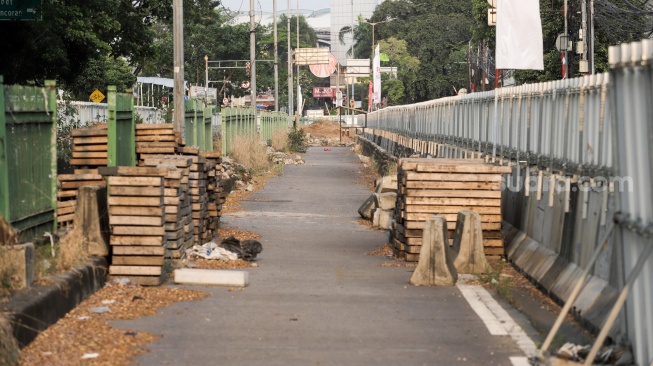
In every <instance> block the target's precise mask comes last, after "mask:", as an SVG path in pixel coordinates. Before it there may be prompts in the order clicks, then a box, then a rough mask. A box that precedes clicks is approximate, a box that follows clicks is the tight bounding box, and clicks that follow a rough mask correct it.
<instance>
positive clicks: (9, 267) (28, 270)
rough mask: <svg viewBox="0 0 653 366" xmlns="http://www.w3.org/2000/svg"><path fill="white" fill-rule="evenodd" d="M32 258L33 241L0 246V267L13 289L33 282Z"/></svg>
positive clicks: (33, 254)
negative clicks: (8, 278) (8, 277)
mask: <svg viewBox="0 0 653 366" xmlns="http://www.w3.org/2000/svg"><path fill="white" fill-rule="evenodd" d="M34 258H35V253H34V244H33V243H25V244H17V245H8V246H0V261H1V262H0V264H2V265H0V269H1V270H2V272H5V271H6V272H5V273H7V274H8V275H9V276H10V278H11V283H12V286H13V287H14V289H16V290H19V289H23V288H27V287H29V286H30V285H31V284H32V283H33V282H34ZM0 274H2V275H4V273H0Z"/></svg>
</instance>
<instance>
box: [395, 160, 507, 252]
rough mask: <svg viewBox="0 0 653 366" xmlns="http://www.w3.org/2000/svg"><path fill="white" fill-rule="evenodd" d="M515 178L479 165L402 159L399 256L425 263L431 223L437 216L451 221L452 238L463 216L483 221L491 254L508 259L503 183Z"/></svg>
mask: <svg viewBox="0 0 653 366" xmlns="http://www.w3.org/2000/svg"><path fill="white" fill-rule="evenodd" d="M510 172H511V169H510V168H509V167H503V166H495V165H490V164H486V163H484V162H483V161H482V160H477V159H421V158H417V159H412V158H411V159H401V160H400V161H399V169H398V177H397V178H398V184H399V190H398V193H397V205H396V207H395V220H394V223H393V229H392V232H391V236H392V241H393V246H394V254H395V256H397V257H399V258H404V259H406V260H407V261H417V260H418V259H419V251H420V248H421V245H422V233H423V229H424V225H425V222H426V220H427V219H428V218H429V217H431V216H434V215H440V216H444V217H445V218H446V220H447V228H448V230H449V233H450V238H451V237H452V235H453V232H454V230H455V228H456V227H455V226H456V219H457V215H458V212H459V211H460V210H473V211H476V212H478V213H479V214H480V215H481V221H482V223H481V226H482V229H483V245H484V247H485V254H486V255H489V256H497V255H503V254H504V249H503V240H502V238H501V225H502V218H501V179H502V174H509V173H510Z"/></svg>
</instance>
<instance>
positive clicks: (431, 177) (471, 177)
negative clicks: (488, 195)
mask: <svg viewBox="0 0 653 366" xmlns="http://www.w3.org/2000/svg"><path fill="white" fill-rule="evenodd" d="M406 179H407V180H408V181H411V180H419V181H442V182H491V183H501V175H498V174H462V173H460V174H447V173H415V172H408V173H406Z"/></svg>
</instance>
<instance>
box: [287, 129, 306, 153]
mask: <svg viewBox="0 0 653 366" xmlns="http://www.w3.org/2000/svg"><path fill="white" fill-rule="evenodd" d="M307 149H308V144H307V142H306V135H305V134H304V130H302V129H301V128H293V129H291V130H290V132H288V150H289V151H290V152H298V153H305V152H306V150H307Z"/></svg>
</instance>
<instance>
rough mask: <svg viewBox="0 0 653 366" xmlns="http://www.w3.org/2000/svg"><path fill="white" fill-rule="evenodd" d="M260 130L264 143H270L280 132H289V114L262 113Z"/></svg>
mask: <svg viewBox="0 0 653 366" xmlns="http://www.w3.org/2000/svg"><path fill="white" fill-rule="evenodd" d="M259 123H260V126H259V130H260V133H261V140H262V141H265V142H267V141H269V140H271V139H272V136H274V134H275V133H277V132H278V131H286V132H287V131H288V114H287V113H282V112H267V111H261V114H260V115H259Z"/></svg>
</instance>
